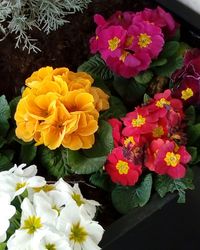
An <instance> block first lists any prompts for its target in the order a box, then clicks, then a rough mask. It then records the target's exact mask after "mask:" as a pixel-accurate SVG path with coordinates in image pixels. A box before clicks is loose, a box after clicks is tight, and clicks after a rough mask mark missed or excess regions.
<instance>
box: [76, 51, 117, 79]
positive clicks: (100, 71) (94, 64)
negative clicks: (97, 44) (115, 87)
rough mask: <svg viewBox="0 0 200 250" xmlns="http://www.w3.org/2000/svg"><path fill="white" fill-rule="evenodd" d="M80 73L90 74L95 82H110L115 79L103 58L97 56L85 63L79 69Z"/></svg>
mask: <svg viewBox="0 0 200 250" xmlns="http://www.w3.org/2000/svg"><path fill="white" fill-rule="evenodd" d="M78 71H79V72H80V71H84V72H87V73H88V74H90V75H91V76H92V77H93V78H94V79H95V80H96V79H102V80H110V79H112V78H113V73H112V71H111V70H110V69H109V68H108V67H107V65H106V63H105V62H104V60H103V59H101V57H100V56H99V55H98V54H96V55H94V56H92V57H90V58H89V60H88V61H86V62H84V63H83V64H81V65H80V66H79V67H78Z"/></svg>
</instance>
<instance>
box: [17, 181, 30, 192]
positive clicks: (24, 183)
mask: <svg viewBox="0 0 200 250" xmlns="http://www.w3.org/2000/svg"><path fill="white" fill-rule="evenodd" d="M26 184H27V183H26V182H18V183H16V186H15V191H18V190H19V189H21V188H23V187H25V186H26Z"/></svg>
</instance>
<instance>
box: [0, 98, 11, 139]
mask: <svg viewBox="0 0 200 250" xmlns="http://www.w3.org/2000/svg"><path fill="white" fill-rule="evenodd" d="M9 118H10V107H9V105H8V102H7V100H6V97H5V95H2V96H0V136H5V135H6V133H7V132H8V129H9V123H8V119H9Z"/></svg>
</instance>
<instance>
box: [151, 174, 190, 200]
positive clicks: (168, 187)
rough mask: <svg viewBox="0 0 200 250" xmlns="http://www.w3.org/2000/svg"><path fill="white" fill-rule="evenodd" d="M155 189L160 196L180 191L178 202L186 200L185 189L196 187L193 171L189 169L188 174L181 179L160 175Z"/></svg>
mask: <svg viewBox="0 0 200 250" xmlns="http://www.w3.org/2000/svg"><path fill="white" fill-rule="evenodd" d="M155 189H156V191H157V193H158V194H159V195H160V197H162V198H163V197H164V196H165V195H166V194H167V193H169V192H170V193H174V192H175V191H177V192H178V195H179V198H178V203H184V202H185V190H187V189H191V190H192V189H194V184H193V172H192V170H191V169H188V171H187V174H186V176H185V177H184V178H181V179H172V178H170V177H169V176H167V175H158V176H157V179H156V181H155Z"/></svg>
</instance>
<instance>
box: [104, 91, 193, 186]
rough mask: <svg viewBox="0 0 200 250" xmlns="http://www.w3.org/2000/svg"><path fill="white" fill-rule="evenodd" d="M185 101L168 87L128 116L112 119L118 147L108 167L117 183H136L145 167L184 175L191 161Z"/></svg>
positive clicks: (126, 184) (115, 144)
mask: <svg viewBox="0 0 200 250" xmlns="http://www.w3.org/2000/svg"><path fill="white" fill-rule="evenodd" d="M183 119H184V113H183V105H182V101H181V100H179V99H175V98H172V97H171V91H170V90H169V89H168V90H166V91H165V92H164V93H158V94H156V95H155V96H154V99H151V100H150V101H149V103H148V104H146V105H144V106H141V107H137V108H136V109H135V110H134V111H133V112H130V113H128V114H127V115H126V116H125V117H124V118H122V119H121V121H120V120H118V119H115V118H114V119H110V120H109V123H110V124H111V126H112V129H113V130H112V133H113V139H114V146H115V148H114V149H113V151H112V152H111V153H110V155H109V156H108V158H107V162H106V164H105V170H106V171H107V173H108V174H109V175H110V177H111V179H112V181H113V182H115V183H119V184H121V185H125V186H133V185H134V184H135V183H136V182H137V181H138V179H139V176H140V175H141V174H142V172H144V171H145V169H146V170H147V169H149V170H150V171H153V172H156V173H157V174H159V175H163V174H166V175H169V176H170V177H172V178H173V179H176V178H182V177H184V176H185V173H186V168H185V166H186V164H187V163H188V162H189V161H190V160H191V156H190V154H189V153H188V152H187V150H186V148H185V146H184V145H185V143H186V138H185V134H184V132H183V129H184V122H183Z"/></svg>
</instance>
